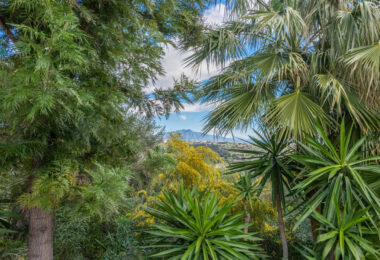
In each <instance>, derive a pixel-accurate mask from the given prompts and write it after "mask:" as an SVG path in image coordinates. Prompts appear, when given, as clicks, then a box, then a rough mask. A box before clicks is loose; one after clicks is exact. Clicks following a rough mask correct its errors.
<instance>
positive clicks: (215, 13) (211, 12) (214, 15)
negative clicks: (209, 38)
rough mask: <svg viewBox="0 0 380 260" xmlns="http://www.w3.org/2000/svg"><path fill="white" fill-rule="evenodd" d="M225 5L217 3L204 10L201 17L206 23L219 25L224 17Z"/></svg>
mask: <svg viewBox="0 0 380 260" xmlns="http://www.w3.org/2000/svg"><path fill="white" fill-rule="evenodd" d="M225 14H226V6H225V5H224V4H217V5H214V6H213V7H211V8H210V9H208V10H206V11H205V13H204V15H203V17H204V19H205V21H206V23H208V24H211V25H220V24H222V23H223V22H224V21H225V19H226V16H225Z"/></svg>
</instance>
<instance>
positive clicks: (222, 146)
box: [192, 142, 252, 163]
mask: <svg viewBox="0 0 380 260" xmlns="http://www.w3.org/2000/svg"><path fill="white" fill-rule="evenodd" d="M192 145H193V146H194V147H197V146H206V147H208V148H210V149H212V150H213V151H214V152H216V153H218V154H219V156H220V157H222V159H223V160H224V161H225V162H227V163H232V162H236V161H240V160H243V159H246V158H247V156H244V155H242V154H241V153H237V152H233V151H230V149H252V146H251V145H250V144H248V143H232V142H192Z"/></svg>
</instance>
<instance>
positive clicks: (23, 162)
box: [0, 0, 204, 260]
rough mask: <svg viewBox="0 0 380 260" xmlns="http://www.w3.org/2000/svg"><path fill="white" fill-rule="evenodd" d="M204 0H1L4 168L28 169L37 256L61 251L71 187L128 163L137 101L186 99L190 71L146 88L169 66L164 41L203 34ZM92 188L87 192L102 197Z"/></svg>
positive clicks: (149, 108) (155, 106)
mask: <svg viewBox="0 0 380 260" xmlns="http://www.w3.org/2000/svg"><path fill="white" fill-rule="evenodd" d="M203 8H204V2H203V1H197V0H195V1H182V0H175V1H144V0H141V1H140V0H136V1H135V0H130V1H125V0H112V1H108V0H107V1H106V0H81V1H79V0H78V1H76V0H38V1H36V0H32V1H31V0H15V1H1V2H0V28H1V29H2V31H3V34H2V36H1V37H0V40H1V55H2V56H1V60H0V66H1V73H0V132H1V134H0V136H1V137H0V141H1V157H2V160H1V161H2V162H3V164H2V168H1V170H2V171H5V172H6V171H9V172H12V173H15V172H16V173H18V174H20V175H22V176H25V178H24V180H25V185H24V193H23V194H20V195H21V196H20V197H19V200H18V201H19V203H20V204H21V205H22V206H23V208H24V210H25V212H26V214H25V215H26V216H27V218H28V220H29V243H28V244H29V251H28V259H29V260H34V259H44V260H50V259H53V246H52V245H53V243H52V242H53V241H52V239H53V230H54V221H53V220H54V209H55V208H56V207H57V205H59V204H60V203H61V202H62V201H64V200H66V199H67V198H68V197H70V196H68V194H70V193H71V192H73V190H74V191H75V190H83V189H84V188H83V187H82V186H84V187H89V186H96V187H97V188H99V189H102V183H103V182H101V181H100V182H97V179H96V178H101V179H102V178H103V177H107V176H114V174H113V173H112V168H114V167H122V168H123V167H125V158H126V157H127V156H128V155H129V153H130V152H131V149H130V147H129V146H130V145H131V144H130V143H128V138H127V136H128V129H129V128H130V127H131V123H132V122H131V121H130V117H128V116H127V114H128V113H130V112H131V108H133V110H134V111H136V110H137V111H140V112H143V113H144V114H145V115H147V116H151V115H154V114H158V115H164V114H167V113H169V112H170V111H172V110H173V109H174V110H177V109H179V108H181V103H180V99H179V96H180V95H181V93H182V90H183V88H187V87H188V86H189V85H190V84H188V83H189V81H188V80H187V79H186V78H183V80H182V81H181V82H177V83H178V84H176V85H175V88H174V89H173V90H172V91H165V90H157V91H155V92H154V93H152V95H145V94H144V92H143V88H144V87H146V86H147V85H148V84H150V82H154V80H155V79H156V77H157V75H159V74H162V73H164V72H163V69H162V66H161V63H160V59H161V57H162V55H163V54H164V51H163V46H162V45H163V44H167V43H170V39H171V37H178V38H180V39H183V40H186V39H189V38H192V37H195V36H196V32H197V30H196V28H197V27H198V20H199V17H200V15H201V11H202V9H203ZM182 83H183V84H182ZM152 96H153V97H154V98H152ZM99 176H100V177H99ZM102 176H103V177H102ZM115 176H116V175H115ZM97 185H98V186H97ZM79 187H81V188H79ZM108 192H112V190H108V191H106V190H105V191H104V193H103V194H105V195H108ZM91 194H92V193H91V192H89V193H85V194H82V195H83V196H84V197H82V198H81V200H86V198H87V199H88V200H89V201H96V197H91V196H90V197H88V196H89V195H91ZM74 197H75V196H74ZM81 200H80V201H81ZM111 205H113V204H112V203H111Z"/></svg>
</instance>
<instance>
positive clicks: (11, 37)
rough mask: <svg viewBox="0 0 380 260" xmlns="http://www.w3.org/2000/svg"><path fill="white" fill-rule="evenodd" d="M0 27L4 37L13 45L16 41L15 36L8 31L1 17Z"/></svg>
mask: <svg viewBox="0 0 380 260" xmlns="http://www.w3.org/2000/svg"><path fill="white" fill-rule="evenodd" d="M0 27H1V29H2V30H3V31H4V32H5V35H7V36H8V38H9V39H11V40H12V42H13V43H16V42H17V41H18V40H17V38H16V37H15V35H14V34H13V33H12V31H11V30H9V28H8V26H7V25H6V24H5V22H4V19H3V17H1V16H0Z"/></svg>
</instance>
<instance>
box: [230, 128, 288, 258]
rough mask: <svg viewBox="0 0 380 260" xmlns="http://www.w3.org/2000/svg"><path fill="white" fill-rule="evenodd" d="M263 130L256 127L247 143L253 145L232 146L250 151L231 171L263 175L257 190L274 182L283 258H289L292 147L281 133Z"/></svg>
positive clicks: (231, 167)
mask: <svg viewBox="0 0 380 260" xmlns="http://www.w3.org/2000/svg"><path fill="white" fill-rule="evenodd" d="M261 132H262V133H261V134H260V133H259V132H256V131H255V133H256V135H257V137H250V139H251V141H250V142H248V143H249V144H251V145H252V149H250V150H239V149H235V150H233V151H235V152H239V153H243V154H246V155H249V157H248V158H247V159H246V160H245V161H241V162H235V163H232V164H231V165H230V166H229V170H230V172H241V171H247V172H248V173H249V174H250V176H251V178H256V177H262V179H261V181H260V182H259V191H258V194H260V193H261V191H262V189H263V188H264V186H265V184H266V183H267V182H268V181H270V182H271V184H272V200H273V206H274V207H276V209H277V213H278V224H279V229H280V236H281V242H282V251H283V258H285V259H287V258H288V243H287V239H286V234H285V222H284V219H283V214H284V213H283V211H284V210H283V209H284V207H285V190H290V183H291V182H292V180H293V174H292V173H291V171H290V170H291V167H292V166H291V161H290V154H291V153H292V149H291V147H290V146H289V143H288V142H287V140H286V139H284V138H283V137H279V136H278V135H277V134H275V133H271V132H270V131H269V130H267V129H265V128H264V129H262V131H261Z"/></svg>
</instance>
